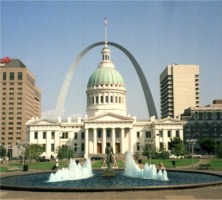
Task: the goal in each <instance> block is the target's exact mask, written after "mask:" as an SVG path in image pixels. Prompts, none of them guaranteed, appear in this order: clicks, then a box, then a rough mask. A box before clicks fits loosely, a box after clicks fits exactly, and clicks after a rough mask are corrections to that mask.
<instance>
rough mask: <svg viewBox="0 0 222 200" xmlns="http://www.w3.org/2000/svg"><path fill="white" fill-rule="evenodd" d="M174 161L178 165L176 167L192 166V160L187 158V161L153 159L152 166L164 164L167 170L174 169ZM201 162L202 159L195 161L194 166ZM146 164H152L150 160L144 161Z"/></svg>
mask: <svg viewBox="0 0 222 200" xmlns="http://www.w3.org/2000/svg"><path fill="white" fill-rule="evenodd" d="M173 160H174V161H175V163H176V167H182V166H188V165H192V159H190V158H185V159H152V160H151V164H155V165H156V166H158V165H159V163H160V162H162V163H163V165H164V166H165V167H166V168H171V167H173V164H172V161H173ZM199 161H200V159H194V164H195V163H198V162H199ZM145 163H150V160H143V164H145Z"/></svg>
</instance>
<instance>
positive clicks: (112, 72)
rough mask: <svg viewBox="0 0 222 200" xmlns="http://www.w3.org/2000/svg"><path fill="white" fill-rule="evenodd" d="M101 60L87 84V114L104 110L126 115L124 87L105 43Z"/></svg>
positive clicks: (93, 114)
mask: <svg viewBox="0 0 222 200" xmlns="http://www.w3.org/2000/svg"><path fill="white" fill-rule="evenodd" d="M101 53H102V61H101V62H100V63H99V64H98V67H97V69H96V70H95V71H94V72H93V74H92V75H91V76H90V78H89V81H88V84H87V91H86V93H87V109H86V111H87V115H88V116H89V117H90V116H95V115H98V114H102V113H105V112H114V113H116V114H121V115H124V116H125V115H126V98H125V97H126V89H125V84H124V81H123V78H122V76H121V74H120V73H119V72H118V71H117V70H116V69H115V66H114V64H113V63H112V62H111V59H110V55H111V51H110V49H109V48H108V45H107V43H105V45H104V47H103V49H102V52H101Z"/></svg>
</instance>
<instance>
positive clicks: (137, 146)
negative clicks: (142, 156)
mask: <svg viewBox="0 0 222 200" xmlns="http://www.w3.org/2000/svg"><path fill="white" fill-rule="evenodd" d="M136 150H137V151H140V143H139V142H137V143H136Z"/></svg>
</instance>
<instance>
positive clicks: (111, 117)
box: [85, 113, 133, 122]
mask: <svg viewBox="0 0 222 200" xmlns="http://www.w3.org/2000/svg"><path fill="white" fill-rule="evenodd" d="M108 121H126V122H129V121H133V119H132V118H130V117H127V116H122V115H118V114H114V113H105V114H101V115H97V116H94V117H91V118H89V119H87V120H86V121H85V122H108Z"/></svg>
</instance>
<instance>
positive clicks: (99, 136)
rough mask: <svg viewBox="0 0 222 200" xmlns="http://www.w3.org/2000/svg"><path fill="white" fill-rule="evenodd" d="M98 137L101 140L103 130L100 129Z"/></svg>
mask: <svg viewBox="0 0 222 200" xmlns="http://www.w3.org/2000/svg"><path fill="white" fill-rule="evenodd" d="M97 137H98V138H101V137H102V130H101V129H98V130H97Z"/></svg>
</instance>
